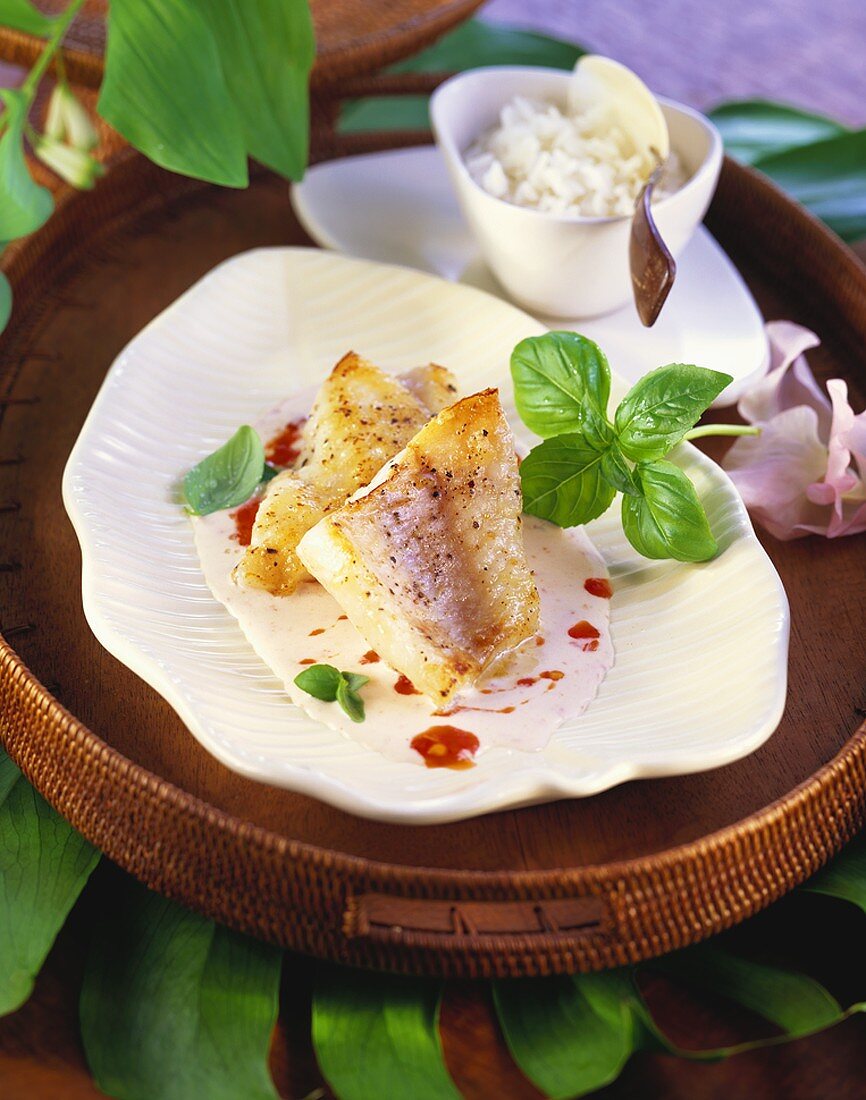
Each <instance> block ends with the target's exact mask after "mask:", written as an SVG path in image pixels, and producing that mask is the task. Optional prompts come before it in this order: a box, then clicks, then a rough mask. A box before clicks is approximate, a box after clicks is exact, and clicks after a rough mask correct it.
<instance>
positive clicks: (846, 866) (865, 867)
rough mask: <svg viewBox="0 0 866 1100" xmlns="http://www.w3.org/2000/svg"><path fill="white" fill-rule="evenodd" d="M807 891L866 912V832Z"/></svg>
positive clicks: (805, 886) (828, 865) (809, 883)
mask: <svg viewBox="0 0 866 1100" xmlns="http://www.w3.org/2000/svg"><path fill="white" fill-rule="evenodd" d="M803 889H804V890H809V891H811V892H813V893H815V894H826V895H827V896H828V897H831V898H841V899H842V900H843V901H850V902H851V903H852V904H853V905H857V906H859V907H860V908H861V909H862V910H863V912H864V913H866V833H861V834H860V835H859V836H858V837H857V838H856V839H855V840H852V841H851V843H850V844H849V845H848V846H847V847H845V848H843V849H842V851H841V852H840V853H839V855H837V856H836V858H835V859H834V860H832V862H830V863H828V864H827V866H826V867H824V868H823V869H822V870H820V871H819V872H818V874H817V875H814V876H813V877H812V878H810V879H809V881H808V882H806V883H805V884H804V885H803Z"/></svg>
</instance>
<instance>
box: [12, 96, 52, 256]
mask: <svg viewBox="0 0 866 1100" xmlns="http://www.w3.org/2000/svg"><path fill="white" fill-rule="evenodd" d="M0 100H2V101H3V102H4V103H5V104H6V109H7V111H8V115H7V124H6V129H5V131H4V132H3V136H2V137H0V196H2V199H0V241H14V240H15V239H16V238H17V237H24V236H26V235H27V234H28V233H34V232H35V231H36V230H37V229H38V228H39V227H40V226H41V225H44V224H45V222H47V221H48V219H49V217H50V216H51V211H52V210H53V209H54V200H53V199H52V198H51V192H50V191H49V190H48V189H47V188H45V187H40V186H39V184H38V183H36V181H35V180H34V179H33V177H32V176H31V175H30V171H29V169H28V167H27V162H26V160H25V158H24V123H25V122H26V121H27V106H28V103H27V99H26V98H25V96H23V95H22V94H21V93H20V92H16V91H12V90H10V89H8V88H7V89H2V90H0Z"/></svg>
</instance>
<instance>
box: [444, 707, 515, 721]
mask: <svg viewBox="0 0 866 1100" xmlns="http://www.w3.org/2000/svg"><path fill="white" fill-rule="evenodd" d="M464 710H477V711H478V712H479V713H480V714H513V713H514V707H499V709H498V710H493V709H490V708H489V707H461V706H457V707H452V708H451V709H450V710H434V711H433V713H434V714H435V715H436V717H437V718H450V717H451V715H452V714H459V713H460V712H461V711H464Z"/></svg>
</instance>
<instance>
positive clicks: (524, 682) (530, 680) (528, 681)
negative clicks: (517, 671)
mask: <svg viewBox="0 0 866 1100" xmlns="http://www.w3.org/2000/svg"><path fill="white" fill-rule="evenodd" d="M537 683H538V677H537V676H521V678H520V679H519V680H518V681H517V686H518V687H531V686H532V685H533V684H537Z"/></svg>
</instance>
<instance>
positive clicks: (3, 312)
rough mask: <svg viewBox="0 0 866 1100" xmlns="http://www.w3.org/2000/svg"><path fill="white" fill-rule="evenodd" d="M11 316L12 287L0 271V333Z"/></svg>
mask: <svg viewBox="0 0 866 1100" xmlns="http://www.w3.org/2000/svg"><path fill="white" fill-rule="evenodd" d="M11 314H12V287H11V286H10V285H9V280H8V279H7V278H6V276H5V275H4V274H3V272H2V271H0V332H2V331H3V329H4V328H6V325H7V324H8V323H9V318H10V316H11Z"/></svg>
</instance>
